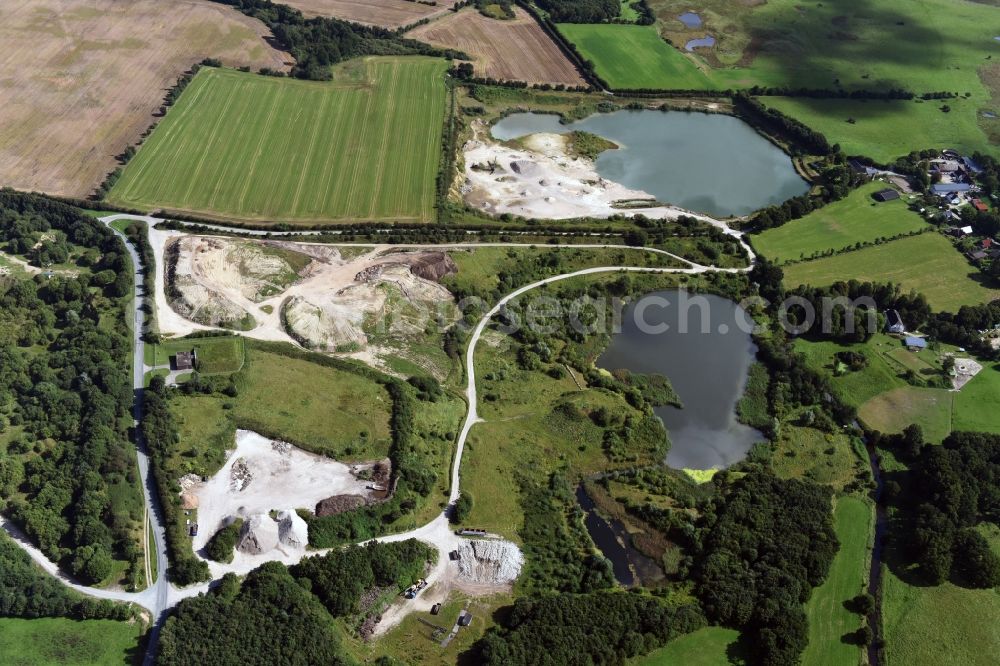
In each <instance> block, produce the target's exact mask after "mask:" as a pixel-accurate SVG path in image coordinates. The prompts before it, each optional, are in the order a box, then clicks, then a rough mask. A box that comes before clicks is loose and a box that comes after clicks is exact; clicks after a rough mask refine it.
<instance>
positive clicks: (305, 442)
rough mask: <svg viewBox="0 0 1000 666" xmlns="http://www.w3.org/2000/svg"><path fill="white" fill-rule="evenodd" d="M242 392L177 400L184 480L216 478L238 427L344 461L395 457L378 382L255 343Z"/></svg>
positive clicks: (238, 381) (173, 462) (175, 456)
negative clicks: (190, 474) (187, 476)
mask: <svg viewBox="0 0 1000 666" xmlns="http://www.w3.org/2000/svg"><path fill="white" fill-rule="evenodd" d="M235 386H236V388H237V391H236V396H235V397H229V396H226V395H223V394H220V393H214V394H212V395H201V394H194V395H178V396H175V397H173V398H172V399H171V401H170V406H171V410H172V412H173V414H174V419H175V422H176V424H177V428H178V431H179V432H180V441H179V442H178V444H177V446H176V447H175V448H174V450H173V451H171V455H170V459H169V461H168V467H169V468H171V469H172V470H173V471H174V472H175V473H176V475H177V476H178V477H179V476H182V475H184V474H186V473H188V472H193V473H195V474H198V475H201V476H209V475H211V474H213V473H214V472H215V471H216V470H217V469H218V468H219V467H220V466H221V465H222V463H223V462H224V460H225V457H224V453H225V451H226V450H227V449H231V448H233V436H234V433H235V429H236V428H244V429H248V430H254V431H256V432H259V433H260V434H262V435H264V436H266V437H273V438H276V439H281V440H284V441H287V442H289V443H292V444H295V445H296V446H299V447H301V448H304V449H306V450H308V451H312V452H314V453H319V454H322V455H328V456H330V457H333V458H336V459H337V460H342V461H345V460H346V461H350V460H373V459H377V458H384V457H385V456H386V455H387V453H388V450H389V442H390V433H389V412H390V410H391V406H392V404H391V400H390V398H389V395H388V393H386V391H385V389H384V388H382V386H380V385H379V384H377V383H376V382H374V381H372V380H371V379H367V378H364V377H361V376H359V375H356V374H354V373H352V372H347V371H345V370H338V369H336V368H330V367H326V366H323V365H320V364H318V363H313V362H310V361H306V360H302V359H296V358H289V357H287V356H282V355H279V354H275V353H271V352H267V351H262V350H259V349H254V348H253V347H252V346H250V345H248V349H247V358H246V364H245V365H244V367H243V369H242V370H241V371H240V372H239V373H238V374H237V375H236V376H235ZM275 396H280V398H281V399H280V400H278V401H275Z"/></svg>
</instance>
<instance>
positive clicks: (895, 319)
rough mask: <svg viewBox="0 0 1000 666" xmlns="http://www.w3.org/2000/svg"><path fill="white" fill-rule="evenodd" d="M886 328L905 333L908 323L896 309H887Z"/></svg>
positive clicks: (892, 331) (893, 331) (891, 331)
mask: <svg viewBox="0 0 1000 666" xmlns="http://www.w3.org/2000/svg"><path fill="white" fill-rule="evenodd" d="M885 328H886V330H887V331H889V332H890V333H903V332H905V331H906V324H904V323H903V318H902V317H900V316H899V312H897V311H896V310H887V311H886V313H885Z"/></svg>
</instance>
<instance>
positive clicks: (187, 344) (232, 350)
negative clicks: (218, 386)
mask: <svg viewBox="0 0 1000 666" xmlns="http://www.w3.org/2000/svg"><path fill="white" fill-rule="evenodd" d="M192 349H194V350H195V351H197V352H198V372H199V373H200V374H203V375H215V374H223V373H228V372H237V371H238V370H239V369H240V368H242V367H243V362H244V360H245V358H246V350H245V348H244V340H243V338H242V337H240V336H236V335H232V336H222V337H218V338H182V339H180V340H165V341H163V342H161V343H160V344H155V345H146V347H145V356H146V358H145V361H146V365H149V366H157V365H167V364H168V363H170V357H171V356H173V355H175V354H176V353H177V352H180V351H191V350H192Z"/></svg>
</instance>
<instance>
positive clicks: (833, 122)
mask: <svg viewBox="0 0 1000 666" xmlns="http://www.w3.org/2000/svg"><path fill="white" fill-rule="evenodd" d="M764 103H765V104H767V105H768V106H770V107H771V108H774V109H777V110H778V111H781V112H782V113H784V114H786V115H789V116H792V117H793V118H796V119H797V120H800V121H802V122H803V123H805V124H806V125H808V126H809V127H811V128H812V129H814V130H816V131H818V132H822V133H823V134H824V135H825V136H826V138H827V139H829V140H830V142H831V143H839V144H840V147H841V148H842V149H843V151H844V152H845V153H847V154H848V155H864V156H866V157H870V158H871V159H873V160H875V161H877V162H879V163H882V164H886V163H889V162H892V161H893V160H895V159H896V158H898V157H902V156H903V155H907V154H909V153H910V151H913V150H923V149H926V148H937V149H938V150H940V149H942V148H954V149H955V150H958V151H960V152H963V153H965V154H972V153H974V152H976V151H980V152H987V153H991V154H993V155H997V154H1000V146H997V145H991V144H990V142H989V139H988V138H987V136H986V133H985V132H984V131H983V129H982V127H981V126H980V124H979V120H980V117H981V110H982V109H983V108H984V107H986V106H988V102H986V100H984V99H983V96H982V95H977V96H975V97H972V98H969V99H965V98H960V99H949V100H927V101H924V100H909V101H903V100H851V99H812V98H806V97H769V98H766V99H765V100H764ZM944 105H947V106H948V108H949V109H950V111H948V112H947V113H946V112H944V111H942V110H941V109H942V107H943V106H944ZM848 120H853V121H854V122H853V123H852V122H848Z"/></svg>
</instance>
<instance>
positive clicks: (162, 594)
mask: <svg viewBox="0 0 1000 666" xmlns="http://www.w3.org/2000/svg"><path fill="white" fill-rule="evenodd" d="M121 219H134V220H141V221H144V222H146V223H148V224H156V223H158V222H161V221H163V220H161V219H159V218H155V217H146V216H137V215H111V216H108V217H104V218H101V222H103V223H104V224H107V225H108V226H109V227H110V225H111V223H112V222H114V221H116V220H121ZM719 224H721V223H719ZM111 228H112V229H113V230H114V231H115V233H116V234H117V235H118V236H119V237H120V238H121V239H122V241H123V242H124V243H125V246H126V247H127V248H128V252H129V255H130V256H131V258H132V265H133V280H134V284H135V297H134V299H133V303H132V312H133V337H134V350H133V361H132V368H133V387H134V389H135V403H134V410H133V417H134V419H135V424H136V442H137V449H136V455H137V458H138V464H139V473H140V477H141V480H142V487H143V495H144V498H145V502H146V508H147V512H148V514H149V517H150V522H151V525H152V530H153V538H154V542H155V550H156V552H155V557H156V570H157V573H158V576H157V579H156V581H155V582H154V583H153V584H151V585H150V586H149V587H148V588H147V589H145V590H143V591H142V592H124V591H114V590H101V589H97V588H92V587H87V586H84V585H80V584H79V583H77V582H76V581H73V580H71V579H70V578H69V577H68V576H67V575H66V574H65V573H63V572H61V571H60V570H59V568H58V566H57V565H56V564H55V563H53V562H52V561H50V560H49V559H48V558H46V557H45V555H44V554H43V553H42V552H41V551H40V550H38V549H37V548H36V547H34V546H33V545H32V544H31V543H30V541H28V539H27V538H25V536H24V535H23V534H22V533H21V532H20V530H19V529H18V528H17V527H16V526H15V525H14V524H12V523H10V522H9V521H7V520H6V519H4V518H2V517H0V524H2V526H3V528H4V529H5V530H6V531H7V532H8V533H9V534H10V535H11V536H12V537H13V538H14V540H15V542H16V543H17V544H18V545H19V546H21V548H23V549H24V550H25V551H26V552H27V553H28V554H29V555H30V556H31V558H32V559H33V560H34V561H35V562H37V563H38V564H39V565H40V566H41V567H42V568H43V569H45V571H47V572H48V573H50V574H52V575H53V576H56V577H57V578H58V579H59V580H60V581H62V582H63V583H65V584H66V585H67V586H69V587H71V588H73V589H74V590H76V591H77V592H80V593H82V594H85V595H88V596H91V597H94V598H97V599H110V600H113V601H122V602H131V603H135V604H138V605H140V606H142V607H143V608H145V609H147V610H148V611H149V612H150V613H152V615H153V618H154V623H153V628H152V630H151V633H150V639H149V641H148V645H147V648H146V654H145V659H144V663H145V664H152V663H153V661H154V657H155V654H156V647H157V641H158V639H159V633H160V629H161V628H162V626H163V622H164V621H165V620H166V617H167V615H168V611H169V610H170V609H171V608H173V607H174V606H175V605H177V604H178V603H179V602H180V601H181V600H182V599H184V598H187V597H191V596H195V595H197V594H200V593H202V592H206V591H208V590H209V589H210V587H211V586H212V585H213V584H214V581H213V582H209V583H205V584H201V585H195V586H190V587H186V588H178V587H176V586H174V585H172V584H171V583H170V582H169V581H168V580H167V569H168V567H169V562H168V560H167V542H166V528H165V525H164V522H163V512H162V511H161V508H160V501H159V494H158V492H157V489H156V485H155V484H156V482H155V480H154V479H153V477H152V475H150V473H149V465H150V461H149V453H148V450H147V449H146V444H145V442H144V441H142V437H141V432H140V431H139V428H138V424H139V423H141V422H142V415H143V405H142V390H143V380H144V368H145V365H144V354H145V343H144V342H143V340H142V329H143V312H142V310H141V309H140V308H141V305H142V302H143V300H144V299H147V298H150V297H151V296H152V295H151V294H146V293H144V292H143V286H142V285H143V271H142V264H141V263H140V261H139V255H138V252H137V251H136V248H134V247H133V246H132V244H131V243H130V242H129V240H128V238H127V237H126V236H125V235H124V234H122V233H121V232H119V231H118V230H116V229H114V228H113V227H111ZM727 233H729V234H730V235H732V236H733V237H734V238H736V239H738V240H739V241H740V243H741V245H743V247H744V248H745V249H746V251H747V252H748V253H749V256H750V257H751V258H753V256H754V255H753V252H752V250H751V249H750V248H749V247H748V246H747V245H746V244H745V243H744V241H743V239H742V238H741V237H740V234H739V233H738V232H736V231H733V230H727ZM358 245H364V244H363V243H362V244H358ZM483 245H486V246H489V245H493V246H511V247H532V246H534V247H577V248H588V247H589V248H598V247H604V248H608V247H612V248H622V249H629V250H636V251H653V252H657V253H662V254H665V255H669V256H671V257H673V258H675V259H677V260H679V261H682V262H684V263H686V264H688V265H689V266H690V267H689V268H645V267H635V266H603V267H596V268H586V269H583V270H579V271H575V272H572V273H564V274H562V275H555V276H552V277H548V278H545V279H542V280H538V281H537V282H533V283H531V284H528V285H525V286H523V287H520V288H518V289H516V290H514V291H512V292H511V293H509V294H507V295H506V296H504V297H503V298H502V299H500V301H498V302H497V304H496V305H494V306H493V308H492V309H491V310H490V311H489V312H487V313H486V314H485V315H484V316H483V317H482V319H480V320H479V322H478V324H477V325H476V327H475V329H473V333H472V336H471V338H470V340H469V346H468V348H467V349H466V352H465V367H466V375H467V377H468V383H467V386H466V389H465V395H466V400H467V403H468V411H467V413H466V416H465V422H464V424H463V426H462V430H461V433H460V434H459V436H458V440H457V442H456V450H455V457H454V462H453V464H452V469H451V494H450V496H449V505H448V507H447V508H446V509H445V510H444V511H443V512H442V513H441V514H440V515H438V516H437V517H436V518H435V519H434V520H432V521H431V522H429V523H427V524H426V525H424V526H422V527H418V528H416V529H414V530H409V531H407V532H403V533H400V534H393V535H388V536H385V537H381V538H379V539H377V540H378V541H384V542H394V541H403V540H405V539H410V538H415V539H419V540H421V541H423V542H425V543H428V544H430V545H432V546H433V547H434V548H435V549H437V551H438V560H437V564H436V565H435V566H434V568H433V569H432V570H431V572H430V573H428V574H427V581H428V583H429V584H430V585H433V584H434V583H435V582H436V581H438V580H440V579H441V578H442V577H443V576H444V575H445V571H446V567H447V564H448V561H449V560H448V553H449V552H450V551H451V550H454V549H455V548H456V546H457V544H458V543H459V542H460V539H459V537H457V536H456V535H455V534H454V532H453V530H452V527H451V526H450V524H449V522H448V517H447V513H448V509H449V508H450V506H451V505H452V504H454V502H455V501H456V500H457V499H458V496H459V492H460V482H461V474H460V469H461V464H462V453H463V451H464V449H465V443H466V440H467V439H468V436H469V433H470V432H471V430H472V427H473V426H474V425H475V424H476V423H479V422H480V421H482V419H480V418H479V415H478V412H477V410H476V405H477V401H478V396H477V392H476V369H475V363H474V359H475V352H476V347H477V345H478V344H479V340H480V337H481V336H482V334H483V331H485V330H486V326H487V325H488V324H489V322H490V320H491V319H492V318H493V317H494V316H495V315H497V314H498V313H499V312H500V311H501V310H502V309H503V307H504V306H505V305H506V304H507V303H509V302H511V301H512V300H514V299H515V298H517V297H518V296H521V295H523V294H525V293H527V292H529V291H531V290H533V289H537V288H539V287H541V286H543V285H546V284H551V283H553V282H559V281H562V280H568V279H571V278H575V277H581V276H586V275H599V274H606V273H678V274H699V273H707V272H725V273H741V272H746V271H748V270H750V269H749V268H717V267H714V266H702V265H699V264H695V263H694V262H691V261H689V260H687V259H684V258H682V257H679V256H677V255H674V254H671V253H669V252H666V251H664V250H658V249H656V248H642V247H632V246H622V245H600V244H592V245H570V244H567V245H566V246H550V245H544V246H542V245H538V244H526V243H485V244H483V243H463V244H437V245H435V244H420V245H406V244H403V245H395V244H386V246H387V247H421V248H428V249H430V248H437V249H448V248H455V247H477V246H478V247H482V246H483ZM150 305H151V306H152V305H153V303H152V301H150ZM324 552H329V549H328V550H318V551H310V552H308V553H307V554H306V555H304V556H305V557H311V556H315V555H321V554H323V553H324ZM147 557H148V553H147Z"/></svg>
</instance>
